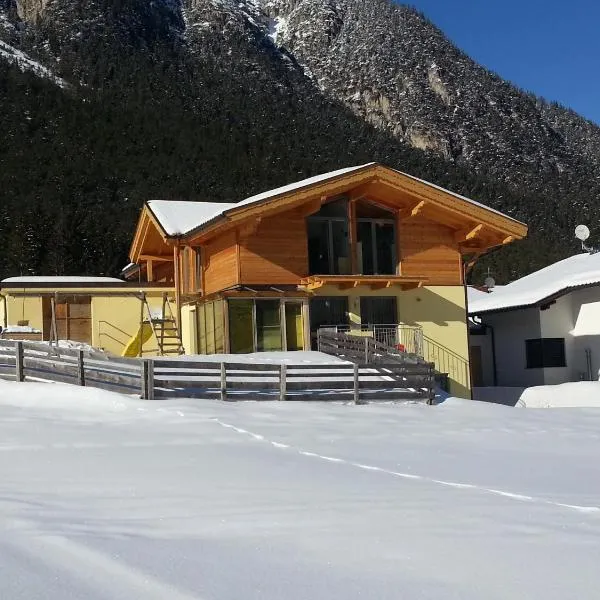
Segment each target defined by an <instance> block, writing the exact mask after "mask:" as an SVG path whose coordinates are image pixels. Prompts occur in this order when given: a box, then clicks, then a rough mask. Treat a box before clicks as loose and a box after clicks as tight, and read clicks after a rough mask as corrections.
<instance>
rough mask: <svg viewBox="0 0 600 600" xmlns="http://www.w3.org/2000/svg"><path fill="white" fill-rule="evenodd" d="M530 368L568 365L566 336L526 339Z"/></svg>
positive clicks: (528, 365)
mask: <svg viewBox="0 0 600 600" xmlns="http://www.w3.org/2000/svg"><path fill="white" fill-rule="evenodd" d="M525 353H526V357H527V368H528V369H545V368H552V367H566V366H567V362H566V356H565V340H564V338H540V339H535V340H525Z"/></svg>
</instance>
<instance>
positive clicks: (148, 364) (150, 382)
mask: <svg viewBox="0 0 600 600" xmlns="http://www.w3.org/2000/svg"><path fill="white" fill-rule="evenodd" d="M142 400H154V362H153V361H152V360H150V359H145V360H142Z"/></svg>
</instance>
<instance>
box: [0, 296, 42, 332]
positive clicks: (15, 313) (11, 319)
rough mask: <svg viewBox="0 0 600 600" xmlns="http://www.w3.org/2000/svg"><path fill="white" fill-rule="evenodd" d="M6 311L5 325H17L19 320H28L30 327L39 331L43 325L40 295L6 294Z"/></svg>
mask: <svg viewBox="0 0 600 600" xmlns="http://www.w3.org/2000/svg"><path fill="white" fill-rule="evenodd" d="M6 312H7V319H6V321H7V325H17V324H18V322H19V321H29V325H30V326H31V327H35V328H36V329H39V330H40V331H42V329H43V327H44V315H43V313H42V298H41V296H6ZM2 322H4V321H2Z"/></svg>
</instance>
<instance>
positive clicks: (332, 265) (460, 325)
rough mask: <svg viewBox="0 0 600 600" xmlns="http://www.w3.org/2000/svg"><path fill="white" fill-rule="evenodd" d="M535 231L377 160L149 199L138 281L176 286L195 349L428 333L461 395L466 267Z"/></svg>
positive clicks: (430, 354)
mask: <svg viewBox="0 0 600 600" xmlns="http://www.w3.org/2000/svg"><path fill="white" fill-rule="evenodd" d="M526 233H527V227H526V226H525V225H524V224H523V223H520V222H518V221H516V220H515V219H512V218H511V217H508V216H506V215H504V214H502V213H500V212H498V211H496V210H493V209H491V208H489V207H487V206H484V205H482V204H479V203H477V202H474V201H472V200H469V199H467V198H464V197H462V196H459V195H457V194H454V193H452V192H450V191H448V190H445V189H442V188H440V187H438V186H436V185H433V184H431V183H428V182H426V181H422V180H420V179H417V178H415V177H412V176H410V175H408V174H406V173H402V172H399V171H396V170H394V169H390V168H387V167H384V166H382V165H379V164H375V163H371V164H367V165H363V166H358V167H352V168H346V169H341V170H339V171H334V172H332V173H327V174H325V175H320V176H317V177H311V178H309V179H306V180H304V181H300V182H298V183H294V184H292V185H288V186H284V187H281V188H278V189H275V190H271V191H268V192H265V193H262V194H259V195H256V196H253V197H251V198H247V199H245V200H242V201H240V202H237V203H229V204H223V203H211V202H179V201H162V200H154V201H149V202H147V203H146V205H145V206H144V208H143V211H142V214H141V216H140V218H139V221H138V225H137V230H136V233H135V237H134V240H133V243H132V246H131V252H130V258H131V261H132V266H131V267H130V268H129V269H128V271H127V273H126V276H127V277H128V278H130V279H137V280H138V281H139V282H148V283H153V284H156V283H159V282H160V283H161V284H163V285H172V286H173V288H174V299H175V303H174V304H175V311H176V314H177V317H178V319H177V320H178V323H179V327H180V330H181V336H182V340H183V345H184V347H185V349H186V351H187V352H188V353H222V352H224V353H248V352H256V351H277V350H307V349H310V348H311V347H314V340H315V334H316V332H317V331H318V330H319V329H320V328H323V327H328V328H336V329H338V330H342V331H344V330H348V331H351V332H355V333H356V334H357V335H374V336H376V337H377V336H379V337H381V336H384V337H385V341H386V343H391V344H395V345H401V346H404V345H405V344H404V342H405V341H406V340H405V338H403V337H402V335H405V336H406V332H409V337H410V339H414V336H413V334H414V333H415V332H420V335H421V337H422V341H421V342H419V343H420V347H419V351H420V353H422V354H423V355H425V356H426V358H428V359H430V360H434V361H436V364H437V365H438V368H439V369H440V370H441V371H443V372H446V373H448V374H449V377H450V380H451V382H453V384H454V388H455V389H456V390H458V391H459V392H460V391H463V390H468V388H469V385H470V384H469V375H468V340H467V336H468V333H467V325H466V311H465V290H464V264H465V261H466V260H474V259H476V258H477V257H479V256H481V255H482V254H484V253H485V252H487V251H488V250H490V249H491V248H494V247H497V246H502V245H504V244H508V243H510V242H512V241H513V240H517V239H521V238H523V237H524V236H525V235H526ZM411 336H412V337H411ZM406 339H408V338H406Z"/></svg>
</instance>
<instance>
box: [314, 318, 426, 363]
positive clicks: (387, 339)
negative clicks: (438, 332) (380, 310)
mask: <svg viewBox="0 0 600 600" xmlns="http://www.w3.org/2000/svg"><path fill="white" fill-rule="evenodd" d="M319 331H333V332H335V333H347V334H349V335H356V336H368V337H372V338H373V339H374V340H375V341H376V342H379V343H380V344H384V345H385V346H388V347H390V348H395V349H396V350H400V351H402V352H407V353H408V354H416V355H417V356H421V357H423V356H424V351H423V339H424V338H423V328H422V327H419V326H418V325H405V324H404V323H399V324H398V325H370V324H365V325H356V326H352V325H332V326H326V327H320V328H319Z"/></svg>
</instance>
